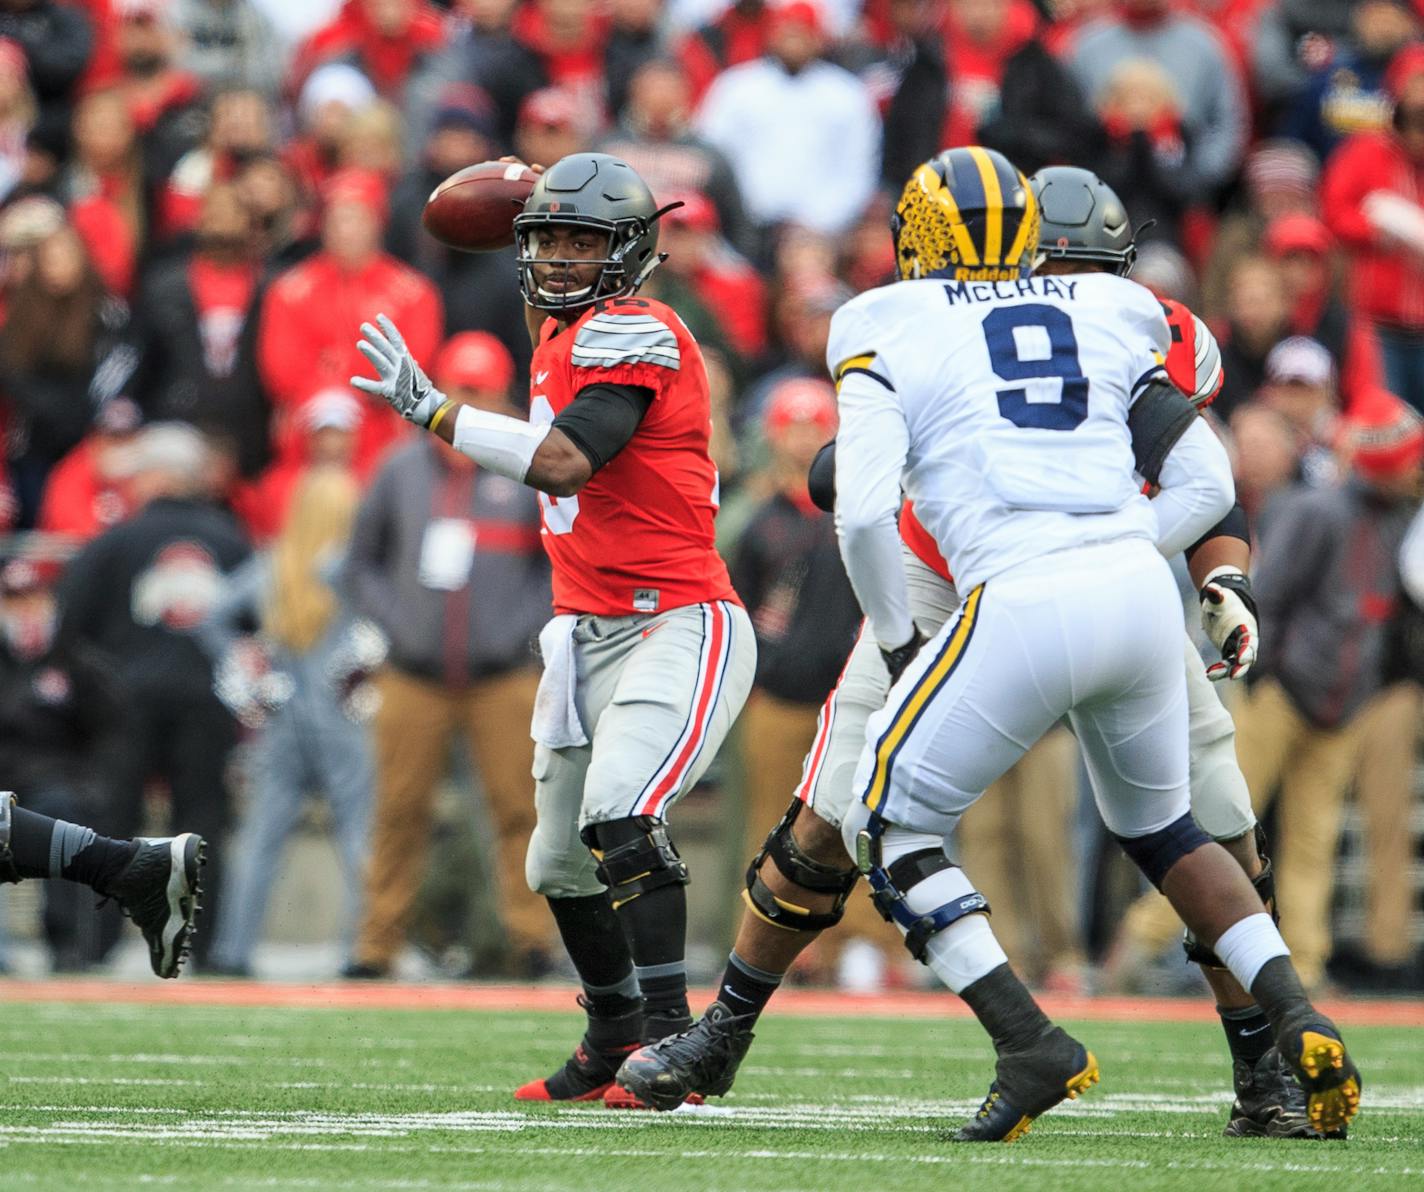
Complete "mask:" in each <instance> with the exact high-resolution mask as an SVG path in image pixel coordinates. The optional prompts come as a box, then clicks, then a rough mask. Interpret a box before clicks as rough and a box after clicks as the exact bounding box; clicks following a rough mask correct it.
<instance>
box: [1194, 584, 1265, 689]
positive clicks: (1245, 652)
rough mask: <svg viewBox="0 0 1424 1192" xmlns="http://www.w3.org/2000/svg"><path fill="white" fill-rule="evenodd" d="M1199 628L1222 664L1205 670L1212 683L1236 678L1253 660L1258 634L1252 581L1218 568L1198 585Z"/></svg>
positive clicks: (1218, 663)
mask: <svg viewBox="0 0 1424 1192" xmlns="http://www.w3.org/2000/svg"><path fill="white" fill-rule="evenodd" d="M1200 595H1201V609H1202V628H1203V629H1204V630H1206V635H1207V637H1209V638H1210V639H1211V643H1212V645H1214V646H1215V647H1216V648H1217V649H1218V650H1220V651H1221V661H1220V662H1213V663H1212V664H1211V665H1210V666H1209V667H1207V668H1206V677H1207V678H1208V679H1211V680H1212V681H1213V682H1217V681H1219V680H1221V679H1239V678H1241V677H1242V676H1243V675H1245V673H1246V672H1247V671H1249V670H1250V669H1251V664H1252V663H1254V662H1255V661H1256V651H1257V647H1258V644H1259V642H1260V638H1261V631H1260V628H1259V626H1258V625H1257V622H1256V598H1255V597H1254V596H1252V595H1251V581H1250V579H1249V578H1248V577H1247V576H1245V575H1243V574H1242V573H1241V572H1240V570H1238V569H1237V568H1235V567H1230V566H1225V567H1217V568H1215V569H1214V570H1213V571H1211V572H1210V573H1209V574H1208V575H1207V577H1206V580H1205V582H1204V583H1203V584H1202V586H1201V593H1200Z"/></svg>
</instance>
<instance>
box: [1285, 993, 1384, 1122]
mask: <svg viewBox="0 0 1424 1192" xmlns="http://www.w3.org/2000/svg"><path fill="white" fill-rule="evenodd" d="M1276 1046H1277V1047H1278V1048H1279V1049H1280V1052H1281V1055H1282V1057H1283V1058H1284V1059H1285V1061H1286V1063H1287V1064H1289V1065H1290V1069H1291V1071H1292V1072H1294V1073H1295V1077H1296V1079H1297V1080H1298V1081H1300V1087H1301V1088H1302V1089H1303V1090H1304V1092H1305V1112H1306V1117H1307V1118H1308V1119H1309V1121H1310V1124H1311V1125H1312V1126H1313V1127H1314V1128H1315V1130H1316V1131H1317V1132H1318V1133H1320V1134H1323V1135H1325V1136H1326V1137H1337V1136H1339V1132H1340V1131H1341V1130H1343V1129H1345V1128H1346V1127H1347V1126H1348V1125H1349V1124H1350V1119H1351V1118H1353V1117H1354V1116H1355V1114H1357V1113H1359V1111H1360V1090H1361V1089H1362V1088H1363V1087H1364V1082H1363V1080H1361V1078H1360V1070H1359V1069H1358V1068H1357V1067H1355V1063H1354V1061H1353V1060H1352V1059H1350V1055H1349V1053H1348V1052H1347V1051H1346V1050H1345V1042H1344V1040H1343V1039H1341V1038H1340V1032H1339V1030H1338V1029H1337V1028H1336V1026H1335V1024H1334V1023H1333V1022H1331V1021H1330V1020H1329V1019H1328V1018H1326V1017H1325V1016H1324V1015H1323V1014H1320V1013H1319V1012H1318V1011H1315V1010H1311V1012H1310V1014H1309V1015H1308V1016H1305V1017H1303V1018H1301V1019H1300V1020H1298V1021H1294V1022H1290V1023H1287V1024H1286V1025H1284V1026H1282V1027H1281V1029H1280V1030H1278V1031H1277V1032H1276Z"/></svg>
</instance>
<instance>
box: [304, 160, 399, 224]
mask: <svg viewBox="0 0 1424 1192" xmlns="http://www.w3.org/2000/svg"><path fill="white" fill-rule="evenodd" d="M321 198H322V202H323V203H324V204H325V205H326V206H327V207H332V206H335V205H336V204H337V203H358V204H360V205H361V206H362V207H365V208H367V209H368V210H369V211H371V212H372V213H373V214H374V215H375V217H376V218H377V219H378V220H380V221H381V223H382V224H384V223H385V222H386V217H387V215H389V213H390V212H389V209H388V208H387V206H386V182H385V179H384V178H382V177H381V176H380V175H379V174H378V173H376V171H375V170H362V169H358V168H357V167H355V166H350V167H348V168H346V169H344V170H337V171H336V173H334V174H333V175H332V176H331V177H330V178H328V179H327V180H326V185H325V186H323V187H322V188H321Z"/></svg>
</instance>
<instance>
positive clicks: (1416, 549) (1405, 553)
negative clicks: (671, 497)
mask: <svg viewBox="0 0 1424 1192" xmlns="http://www.w3.org/2000/svg"><path fill="white" fill-rule="evenodd" d="M836 450H837V451H839V450H840V449H839V448H837V449H836ZM1399 574H1400V578H1401V579H1402V580H1403V581H1404V590H1405V591H1406V592H1408V593H1409V599H1411V600H1412V601H1414V603H1415V604H1417V605H1419V607H1420V608H1424V509H1421V510H1420V511H1419V512H1418V513H1416V514H1415V515H1414V520H1413V521H1412V522H1410V523H1409V532H1408V533H1407V534H1405V536H1404V544H1403V545H1402V546H1401V547H1400V548H1399Z"/></svg>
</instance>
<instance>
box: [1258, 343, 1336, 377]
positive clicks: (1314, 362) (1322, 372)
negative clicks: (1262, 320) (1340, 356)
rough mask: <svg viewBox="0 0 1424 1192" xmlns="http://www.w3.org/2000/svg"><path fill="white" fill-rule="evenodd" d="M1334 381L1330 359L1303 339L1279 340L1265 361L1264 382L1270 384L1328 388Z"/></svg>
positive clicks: (1320, 348)
mask: <svg viewBox="0 0 1424 1192" xmlns="http://www.w3.org/2000/svg"><path fill="white" fill-rule="evenodd" d="M1334 377H1335V361H1334V358H1333V357H1332V356H1331V355H1330V353H1329V351H1328V350H1327V349H1326V348H1325V347H1324V345H1322V344H1319V343H1317V342H1316V341H1315V340H1313V339H1311V338H1309V337H1308V336H1305V335H1293V336H1291V337H1290V338H1289V339H1285V340H1282V341H1281V342H1280V343H1278V344H1277V345H1276V346H1275V347H1274V348H1272V349H1271V353H1270V355H1269V356H1267V357H1266V380H1267V382H1268V383H1271V384H1276V385H1288V384H1291V383H1295V384H1299V385H1329V384H1330V383H1331V381H1332V380H1334Z"/></svg>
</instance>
